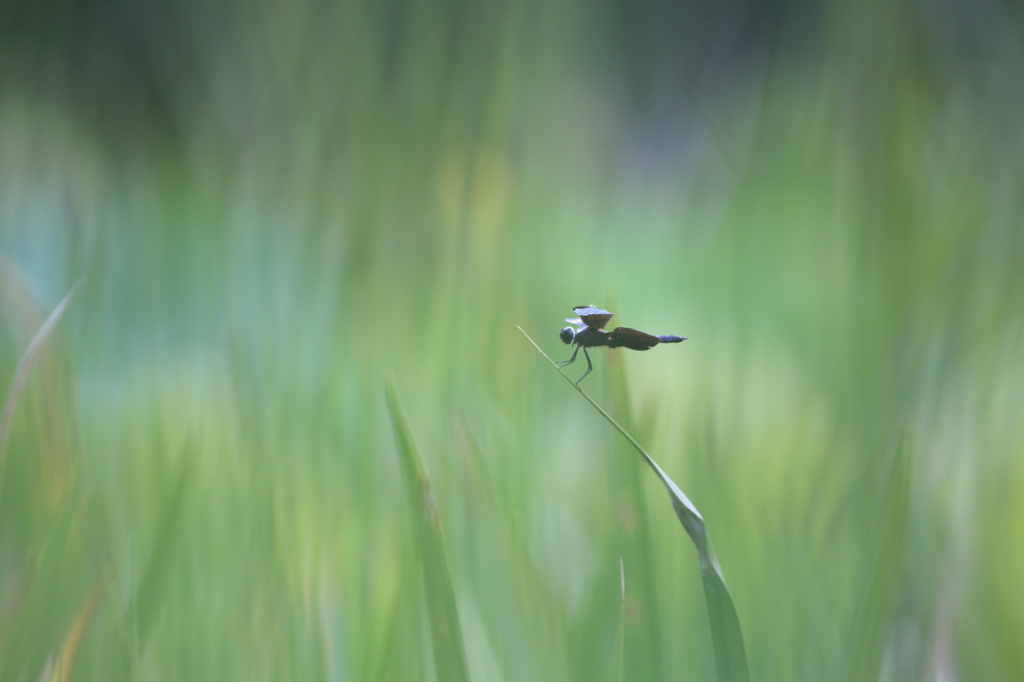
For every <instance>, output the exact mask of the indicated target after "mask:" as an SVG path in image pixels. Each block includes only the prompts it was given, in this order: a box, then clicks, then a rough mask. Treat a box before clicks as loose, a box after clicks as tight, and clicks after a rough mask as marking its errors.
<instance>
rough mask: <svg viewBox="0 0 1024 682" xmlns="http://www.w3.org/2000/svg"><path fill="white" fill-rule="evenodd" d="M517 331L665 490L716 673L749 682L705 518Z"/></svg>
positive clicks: (731, 681)
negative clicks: (686, 548) (693, 551)
mask: <svg viewBox="0 0 1024 682" xmlns="http://www.w3.org/2000/svg"><path fill="white" fill-rule="evenodd" d="M516 329H518V330H519V331H521V332H523V336H525V337H526V338H527V340H529V342H530V343H532V344H533V347H534V348H536V349H537V351H538V352H539V353H540V354H541V355H543V356H544V357H545V358H546V359H547V361H548V362H550V363H551V366H552V367H554V368H555V369H556V370H558V373H559V374H561V375H562V376H563V377H565V380H566V381H568V382H569V384H570V385H572V387H573V388H575V389H576V390H577V391H579V392H580V395H582V396H583V397H584V398H586V399H587V402H589V403H590V404H591V405H593V406H594V409H595V410H597V411H598V412H600V413H601V416H602V417H604V418H605V419H606V420H608V423H609V424H611V425H612V426H613V427H615V430H616V431H618V432H619V433H621V434H622V436H623V437H624V438H625V439H626V440H627V441H629V443H630V444H631V445H632V446H633V447H634V448H635V449H636V451H637V452H638V453H640V456H641V457H643V459H644V461H645V462H647V465H648V466H649V467H651V469H652V470H653V471H654V473H655V474H657V476H658V478H659V479H660V480H661V482H662V484H663V485H664V486H665V489H666V490H667V491H668V496H669V499H670V500H671V501H672V508H673V509H674V510H675V512H676V516H677V517H678V518H679V522H680V523H682V524H683V528H685V529H686V532H687V534H688V535H689V536H690V539H691V540H692V541H693V544H694V547H696V548H697V557H698V559H699V561H700V575H701V582H702V584H703V587H704V599H705V601H706V602H707V606H708V621H709V624H710V629H711V643H712V646H713V647H714V651H715V667H716V669H717V671H718V679H719V680H720V681H721V682H749V680H750V672H749V670H748V668H747V654H746V649H745V647H744V645H743V632H742V631H741V629H740V622H739V617H738V616H737V614H736V606H735V605H734V604H733V601H732V596H731V595H730V594H729V588H728V587H727V586H726V584H725V577H724V576H723V575H722V569H721V568H720V567H719V565H718V560H717V559H716V558H715V554H714V550H713V549H712V547H711V539H710V537H709V536H708V532H707V527H706V526H705V524H704V517H702V516H701V515H700V512H698V511H697V508H696V507H695V506H693V503H692V502H690V499H689V498H688V497H686V495H685V494H683V491H682V490H680V489H679V486H677V485H676V484H675V483H674V482H673V481H672V479H671V478H669V476H668V474H666V473H665V472H664V471H662V469H661V467H660V466H658V464H657V462H655V461H654V459H653V458H652V457H651V456H650V455H648V454H647V452H646V451H645V450H644V449H643V448H642V447H640V444H639V443H637V442H636V440H635V439H634V438H633V437H632V436H631V435H629V433H627V432H626V430H625V429H623V428H622V427H621V426H619V424H618V423H617V422H616V421H615V420H614V419H612V417H611V415H609V414H608V413H607V412H605V411H604V409H602V408H601V406H600V405H598V404H597V403H596V402H594V399H593V398H591V397H590V396H589V395H587V393H586V392H585V391H584V390H583V389H582V388H580V387H579V386H577V385H576V384H575V383H574V382H573V380H572V379H570V378H569V376H568V375H567V374H566V373H565V372H563V371H562V370H561V368H560V367H559V366H558V365H557V364H555V361H554V360H552V359H551V358H550V357H549V356H548V354H547V353H545V352H544V351H543V350H541V347H540V346H538V345H537V343H536V342H535V341H534V340H533V339H532V338H530V335H529V334H527V333H526V332H525V331H523V328H522V327H520V326H518V325H516Z"/></svg>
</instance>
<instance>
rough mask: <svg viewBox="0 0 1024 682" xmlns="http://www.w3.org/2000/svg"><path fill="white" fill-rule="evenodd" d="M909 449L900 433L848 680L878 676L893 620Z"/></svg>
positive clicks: (906, 501) (904, 522)
mask: <svg viewBox="0 0 1024 682" xmlns="http://www.w3.org/2000/svg"><path fill="white" fill-rule="evenodd" d="M910 473H911V451H910V442H909V437H908V436H907V435H906V433H904V434H902V435H901V437H900V441H899V443H898V445H897V446H896V454H895V457H894V458H893V462H892V469H891V472H890V473H889V475H888V477H887V481H888V485H887V490H886V495H885V499H884V505H885V506H884V509H883V510H881V511H884V518H883V521H882V524H883V526H882V528H881V536H880V538H879V542H878V549H877V552H876V555H875V561H874V567H873V570H872V572H871V578H870V580H869V582H868V589H867V593H866V594H865V596H864V599H863V601H862V602H861V607H860V612H859V613H858V617H857V621H856V622H857V624H856V627H855V631H854V636H853V638H852V641H853V644H854V651H853V659H852V661H851V665H850V674H849V676H848V678H847V679H849V680H850V682H856V681H857V680H868V679H871V680H873V679H877V678H878V675H879V670H880V669H881V667H882V657H883V655H884V653H885V638H886V631H887V629H888V628H889V626H890V622H891V620H892V602H893V594H894V590H895V587H894V586H895V585H897V582H898V581H897V577H898V575H899V571H900V566H901V564H902V561H903V550H904V534H905V532H906V527H907V514H908V507H909V501H910Z"/></svg>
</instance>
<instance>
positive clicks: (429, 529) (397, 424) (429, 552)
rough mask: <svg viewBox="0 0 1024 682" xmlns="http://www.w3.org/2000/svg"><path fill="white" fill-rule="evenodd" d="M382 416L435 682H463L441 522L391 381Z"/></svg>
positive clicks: (463, 653) (463, 651) (463, 657)
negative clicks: (391, 443)
mask: <svg viewBox="0 0 1024 682" xmlns="http://www.w3.org/2000/svg"><path fill="white" fill-rule="evenodd" d="M387 399H388V411H389V412H390V414H391V425H392V427H393V428H394V431H395V443H396V445H397V446H398V457H399V460H400V464H401V469H402V478H403V479H404V480H405V487H406V493H407V495H408V497H409V503H410V506H409V510H410V511H411V512H412V521H413V535H414V537H415V542H416V544H417V546H418V547H419V553H420V565H421V568H422V571H423V586H424V588H425V589H426V593H427V617H428V621H429V623H430V636H431V640H432V641H433V644H434V665H435V666H436V668H437V679H438V680H445V682H448V681H451V682H469V672H468V666H467V663H466V648H465V644H464V643H463V641H462V628H461V627H460V626H459V613H458V609H457V607H456V604H455V591H454V589H453V588H452V580H451V574H450V572H449V570H448V558H447V555H446V554H445V549H444V535H443V533H442V532H441V520H440V517H439V516H438V513H437V508H436V507H435V506H434V496H433V493H431V491H430V479H429V478H428V476H427V470H426V467H424V466H423V459H422V458H421V457H420V451H419V448H418V447H417V445H416V439H415V438H414V437H413V433H412V428H411V427H410V426H409V421H408V420H407V419H406V417H405V411H404V410H403V409H402V403H401V401H400V400H399V398H398V388H397V387H396V386H395V379H394V377H389V378H388V381H387Z"/></svg>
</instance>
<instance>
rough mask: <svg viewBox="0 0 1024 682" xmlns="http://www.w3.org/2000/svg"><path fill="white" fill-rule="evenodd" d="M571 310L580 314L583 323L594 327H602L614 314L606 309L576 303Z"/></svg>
mask: <svg viewBox="0 0 1024 682" xmlns="http://www.w3.org/2000/svg"><path fill="white" fill-rule="evenodd" d="M572 311H573V312H574V313H576V314H577V315H579V316H580V319H581V320H583V322H584V324H586V325H587V326H588V327H593V328H594V329H604V326H605V325H606V324H608V321H609V320H611V319H612V318H613V317H614V316H615V314H614V313H610V312H608V311H607V310H601V309H600V308H595V307H593V306H588V305H578V306H576V307H575V308H573V309H572Z"/></svg>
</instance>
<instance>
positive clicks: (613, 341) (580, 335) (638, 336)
mask: <svg viewBox="0 0 1024 682" xmlns="http://www.w3.org/2000/svg"><path fill="white" fill-rule="evenodd" d="M572 311H573V312H574V313H576V314H577V315H579V317H578V318H566V320H565V321H566V322H568V323H569V324H572V325H576V327H578V329H577V328H574V327H563V328H562V330H561V331H560V332H558V336H559V338H560V339H562V342H563V343H565V344H567V345H568V344H574V345H575V346H576V350H575V351H573V353H572V357H571V358H569V359H568V360H561V361H559V362H557V363H556V364H557V365H558V366H559V367H566V366H567V365H571V364H572V363H573V362H575V361H576V355H577V354H578V353H579V352H580V348H582V349H583V357H585V358H586V359H587V371H586V372H584V373H583V376H581V377H580V378H579V379H577V380H576V385H577V386H578V385H579V383H580V382H581V381H583V379H584V377H586V376H587V375H588V374H590V372H591V371H592V370H593V369H594V363H592V362H591V361H590V355H588V354H587V349H588V348H597V347H599V346H607V347H608V348H629V349H630V350H650V349H651V348H654V347H655V346H657V345H658V344H659V343H682V342H683V341H686V337H685V336H654V335H653V334H648V333H646V332H642V331H638V330H636V329H630V328H629V327H617V328H616V329H613V330H612V331H610V332H607V331H605V330H604V328H605V325H607V324H608V322H609V321H610V320H611V319H612V317H613V316H614V313H610V312H608V311H607V310H601V309H600V308H595V307H594V306H593V305H581V306H576V307H575V308H573V309H572Z"/></svg>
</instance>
